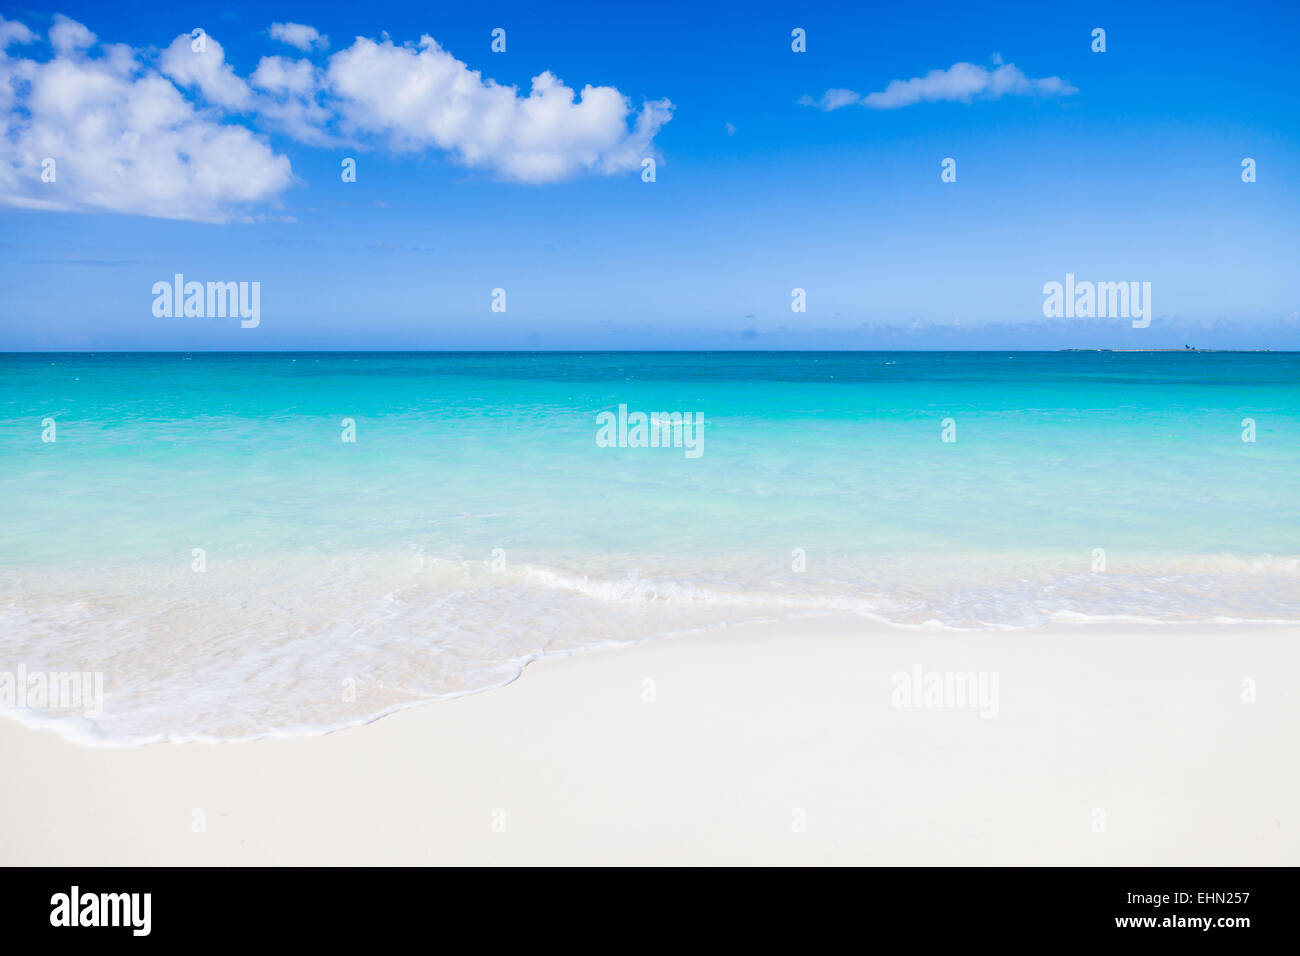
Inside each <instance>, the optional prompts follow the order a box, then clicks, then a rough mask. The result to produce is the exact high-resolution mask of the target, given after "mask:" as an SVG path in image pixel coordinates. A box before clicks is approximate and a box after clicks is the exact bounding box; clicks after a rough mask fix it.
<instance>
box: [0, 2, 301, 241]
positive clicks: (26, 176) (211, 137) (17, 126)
mask: <svg viewBox="0 0 1300 956" xmlns="http://www.w3.org/2000/svg"><path fill="white" fill-rule="evenodd" d="M54 31H59V41H58V42H55V39H54V38H53V37H51V44H52V46H53V47H54V49H55V51H56V54H55V56H54V58H53V59H50V60H47V61H45V62H37V61H35V60H28V59H10V58H0V90H2V91H4V94H5V95H6V96H8V100H7V101H6V102H3V104H0V105H3V106H4V108H5V113H4V118H3V125H4V132H5V135H4V136H3V137H0V202H3V203H5V204H7V205H11V206H19V207H24V208H29V209H53V210H65V211H87V210H107V211H111V212H120V213H134V214H139V215H145V216H156V217H160V218H166V219H197V220H203V221H214V222H222V221H227V220H229V219H232V218H240V217H246V216H247V215H248V214H249V212H248V208H249V207H250V206H251V205H253V204H261V203H264V202H266V201H268V200H272V199H274V198H275V197H276V196H278V195H279V194H280V193H281V192H283V191H284V190H285V189H286V188H288V186H290V185H291V184H292V182H293V174H292V172H291V170H290V167H289V160H288V159H287V158H286V157H284V156H280V155H277V154H275V153H274V152H273V151H272V150H271V149H270V147H268V146H267V145H266V144H265V143H263V142H262V141H261V140H260V139H258V138H257V137H256V136H255V135H254V134H253V133H252V132H251V131H250V130H248V129H246V128H245V127H243V126H234V125H222V124H220V123H216V122H212V121H211V120H209V119H207V118H205V117H203V116H201V115H200V114H199V113H198V112H197V111H196V110H195V108H194V106H193V105H191V104H190V103H189V102H188V101H187V100H186V99H185V97H184V96H183V95H182V94H181V93H180V91H178V90H177V89H176V87H175V86H173V85H172V84H171V83H170V82H168V81H167V80H166V79H164V78H163V77H162V76H159V75H158V74H157V73H155V72H154V71H152V70H150V69H148V68H147V67H146V66H145V65H144V64H143V63H142V62H141V61H140V60H139V58H138V57H137V56H136V55H135V54H134V53H132V51H130V50H129V48H126V47H122V46H110V47H105V48H103V49H102V51H101V53H102V55H101V56H98V57H92V56H90V55H88V54H83V51H84V50H85V49H86V46H87V44H85V43H84V42H83V41H84V40H85V37H86V35H87V34H88V33H89V31H86V30H85V28H84V27H82V26H81V25H80V24H77V23H74V22H73V21H70V20H61V21H57V22H56V24H55V26H54V28H53V30H52V31H51V33H54ZM92 42H93V41H92ZM187 51H188V47H187ZM46 158H49V159H53V160H54V162H55V167H54V169H55V180H54V182H43V181H42V178H41V173H42V164H43V162H44V160H45V159H46Z"/></svg>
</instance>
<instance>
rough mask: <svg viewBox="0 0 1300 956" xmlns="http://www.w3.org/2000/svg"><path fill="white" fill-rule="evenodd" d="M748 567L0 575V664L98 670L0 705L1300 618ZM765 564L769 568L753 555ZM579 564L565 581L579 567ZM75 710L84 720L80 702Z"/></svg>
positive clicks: (1222, 578) (366, 690)
mask: <svg viewBox="0 0 1300 956" xmlns="http://www.w3.org/2000/svg"><path fill="white" fill-rule="evenodd" d="M764 560H765V559H764V558H763V557H761V556H756V555H750V556H731V557H729V558H728V559H726V560H725V561H724V560H720V559H717V558H710V559H708V560H707V561H706V560H703V559H701V560H699V561H698V563H697V564H695V565H690V564H688V563H686V562H684V561H680V560H665V559H662V558H661V559H659V560H658V562H657V563H655V562H651V561H650V560H648V559H646V558H645V557H643V556H627V555H625V556H605V557H603V558H602V559H601V560H600V562H599V563H597V562H595V561H593V560H591V559H585V560H579V559H575V558H572V557H570V558H568V559H559V558H557V559H556V560H553V561H548V562H527V563H518V564H516V563H507V564H505V565H504V566H494V564H493V562H491V561H464V560H457V559H454V558H449V557H445V556H433V555H426V554H422V553H419V552H416V551H400V552H389V553H357V554H348V555H341V556H317V555H306V556H295V557H283V556H282V557H277V558H269V557H265V558H256V559H241V560H239V561H235V562H229V563H221V562H213V563H212V564H210V565H209V566H208V568H207V570H206V571H205V572H204V573H201V574H200V573H194V572H192V571H190V570H188V568H185V567H183V566H182V567H179V568H178V567H175V566H171V567H167V568H163V567H158V566H152V565H138V566H118V567H114V568H100V569H88V568H83V569H75V570H74V569H70V568H43V569H27V570H15V569H10V570H7V571H5V572H3V573H0V673H5V672H8V673H11V674H14V673H16V672H17V671H16V669H17V668H19V667H20V666H21V667H23V668H25V669H26V672H27V673H28V674H32V673H41V674H48V673H63V672H78V673H82V672H85V673H99V674H102V675H103V687H104V701H103V709H102V713H98V714H93V715H91V716H87V715H86V713H85V710H87V709H88V708H85V707H68V708H64V709H57V708H49V707H46V708H41V707H26V708H21V709H20V708H15V707H8V708H5V712H6V713H7V714H8V715H9V716H11V717H14V718H16V719H19V720H21V721H23V722H25V723H28V724H30V725H33V726H43V727H50V728H52V729H54V730H56V731H58V732H59V733H61V734H63V735H64V736H66V737H68V738H70V739H74V740H77V741H79V742H81V743H86V744H91V745H99V746H104V745H130V744H143V743H151V742H157V741H166V740H171V741H181V740H240V739H249V738H256V737H265V736H297V735H311V734H321V733H327V732H329V731H332V730H337V729H340V728H343V727H349V726H353V725H356V724H360V723H365V722H368V721H370V720H374V719H375V718H377V717H380V716H383V715H384V714H387V713H391V712H393V711H394V710H399V709H402V708H404V707H408V706H412V705H414V704H418V703H422V702H425V701H433V700H441V699H446V698H450V697H456V696H461V695H464V694H469V693H476V692H480V691H484V690H489V689H492V688H495V687H500V686H501V685H503V684H506V683H509V682H510V681H512V680H514V679H515V678H516V677H518V676H519V674H520V672H521V671H522V669H523V668H524V667H525V666H526V665H527V664H528V663H530V662H532V661H534V660H538V659H540V658H543V657H554V656H560V655H565V654H569V653H573V652H575V651H582V650H588V649H592V648H597V647H602V646H613V645H626V644H632V643H637V642H640V641H645V640H650V639H652V638H655V637H659V636H663V635H666V634H675V633H684V632H694V631H707V630H709V629H712V628H719V627H723V626H728V625H732V624H743V623H752V622H758V621H772V620H793V619H796V618H799V617H804V616H808V615H826V614H834V615H839V616H854V617H857V618H859V619H861V620H862V621H863V626H864V629H868V630H869V629H870V628H872V627H890V628H899V629H906V630H937V631H955V632H961V631H969V632H978V631H990V630H996V631H1010V630H1026V629H1033V628H1041V627H1045V626H1049V625H1084V624H1106V623H1116V624H1125V625H1142V626H1160V627H1170V626H1174V627H1177V626H1189V625H1199V626H1218V625H1229V624H1237V625H1241V624H1249V625H1258V626H1273V625H1280V624H1300V574H1298V569H1300V560H1297V559H1296V558H1291V557H1267V556H1261V557H1237V556H1232V555H1218V556H1201V557H1195V558H1184V559H1154V558H1153V559H1148V560H1144V561H1141V562H1132V563H1130V564H1127V565H1123V566H1113V567H1112V568H1110V569H1109V570H1108V571H1106V572H1105V573H1091V572H1090V571H1088V570H1080V569H1079V568H1078V566H1077V562H1073V561H1065V562H1062V561H1043V560H1040V561H1024V560H1022V561H1019V562H1013V561H1010V560H1008V559H1005V558H997V559H994V558H982V557H981V558H976V557H967V558H962V559H957V558H949V559H937V558H926V559H920V558H916V559H911V560H909V561H900V560H889V561H885V560H879V559H876V560H871V559H853V558H849V557H844V556H840V557H837V558H834V559H826V560H822V561H821V562H820V563H819V567H818V568H816V569H814V568H810V569H809V570H808V571H807V572H805V573H796V572H793V571H790V570H788V569H783V570H779V571H775V572H773V571H766V572H763V573H759V572H757V571H756V570H755V569H756V568H763V567H765V564H764ZM769 563H770V562H769ZM579 569H583V570H579ZM90 709H92V710H93V709H94V708H90Z"/></svg>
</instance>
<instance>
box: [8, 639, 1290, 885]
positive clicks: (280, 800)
mask: <svg viewBox="0 0 1300 956" xmlns="http://www.w3.org/2000/svg"><path fill="white" fill-rule="evenodd" d="M1297 665H1300V631H1298V630H1297V629H1295V628H1286V629H1270V630H1263V629H1243V628H1240V627H1232V626H1224V627H1222V628H1215V629H1201V630H1199V631H1195V632H1189V631H1187V630H1184V629H1182V628H1165V629H1161V628H1145V629H1141V630H1133V629H1128V630H1126V629H1123V628H1116V629H1107V630H1099V629H1097V628H1095V627H1093V628H1087V629H1083V628H1079V629H1071V628H1065V627H1056V628H1053V629H1050V630H1037V631H1021V632H1015V633H1010V632H1007V633H970V634H953V633H934V632H925V631H911V632H907V631H898V630H888V631H885V630H871V629H868V628H866V627H864V625H863V623H862V622H861V621H859V620H840V619H828V618H805V619H802V620H801V621H799V622H798V623H796V624H790V623H784V624H780V625H776V624H772V625H751V626H746V627H733V628H730V629H728V630H723V631H718V632H712V633H709V634H696V635H690V636H684V637H677V638H669V639H664V640H660V641H656V642H651V643H648V644H643V645H639V646H635V647H629V648H622V649H602V650H595V651H591V652H587V653H583V654H579V655H576V656H572V657H568V658H563V659H558V660H554V661H542V662H540V663H537V664H534V665H532V666H530V667H528V668H527V669H526V671H525V672H524V674H523V676H522V677H521V678H520V679H519V680H517V681H515V682H514V683H512V684H510V685H509V686H506V687H503V688H499V689H497V690H493V691H488V692H485V693H481V694H476V695H473V696H468V697H464V698H459V699H456V700H451V701H443V702H438V703H432V704H425V705H422V706H418V707H414V708H411V709H408V710H405V711H402V712H399V713H397V714H394V715H391V716H388V717H385V718H383V719H380V720H378V721H375V722H373V723H371V724H368V725H366V726H363V727H357V728H352V729H349V730H344V731H340V732H337V733H333V734H329V735H326V736H320V737H301V738H293V739H264V740H258V741H252V742H242V743H229V744H194V743H191V744H159V745H151V746H144V747H134V748H132V747H119V748H88V747H83V746H80V745H77V744H73V743H69V742H67V741H65V740H63V739H62V738H60V737H59V736H57V735H56V734H54V733H53V732H50V731H38V730H33V729H29V728H26V727H23V726H21V725H19V724H18V723H17V722H15V721H12V720H7V719H6V720H0V755H2V756H3V762H4V766H5V767H6V774H5V786H4V787H0V860H3V861H4V862H6V863H10V864H66V865H110V864H123V865H137V864H325V865H330V864H386V863H391V864H678V863H682V864H817V863H838V864H901V865H919V864H993V865H1001V864H1053V865H1054V864H1085V865H1087V864H1120V865H1127V864H1173V865H1182V864H1188V865H1190V864H1205V865H1235V864H1290V865H1295V864H1297V863H1300V809H1297V808H1300V762H1297V760H1296V759H1295V755H1296V753H1297V752H1298V751H1300V746H1298V745H1300V697H1297V695H1296V693H1295V691H1294V687H1293V683H1294V681H1293V675H1294V674H1295V673H1296V672H1297ZM918 667H919V668H921V669H922V673H923V674H929V673H934V672H938V673H948V674H953V675H959V674H962V673H966V672H970V673H973V674H976V675H978V674H980V673H982V674H983V675H984V677H985V679H986V682H985V685H984V686H985V689H986V690H987V691H991V690H992V687H993V685H992V683H991V682H992V680H993V679H994V678H995V679H996V698H995V706H989V704H990V703H991V702H993V701H992V699H991V698H988V697H986V699H985V700H984V701H983V704H982V705H980V706H974V707H967V706H947V707H902V706H895V703H897V702H898V700H899V698H898V684H899V681H894V682H893V683H891V676H892V675H895V674H898V673H903V674H908V675H913V674H915V673H916V669H917V668H918ZM909 679H910V677H909ZM1251 682H1253V683H1251ZM1252 697H1253V700H1252V699H1251V698H1252ZM948 702H949V703H951V702H952V701H951V699H950V700H949V701H948ZM976 703H977V704H978V703H979V702H978V701H977V702H976ZM981 713H983V714H985V716H981ZM199 822H201V823H202V824H203V826H202V827H199V826H197V824H198V823H199Z"/></svg>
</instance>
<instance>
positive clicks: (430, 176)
mask: <svg viewBox="0 0 1300 956" xmlns="http://www.w3.org/2000/svg"><path fill="white" fill-rule="evenodd" d="M980 6H982V5H974V4H969V3H945V2H937V3H936V2H931V3H926V4H915V5H913V4H879V5H877V4H860V5H859V4H855V5H850V4H829V3H827V4H821V3H785V4H776V3H753V2H746V3H723V4H717V5H708V7H707V8H705V6H704V5H700V4H689V5H688V4H673V3H657V4H648V5H647V4H640V5H631V4H626V5H613V4H607V3H564V2H558V3H552V4H545V5H539V4H516V3H490V2H485V3H477V4H469V5H466V4H446V5H439V4H429V3H419V4H414V3H412V4H407V3H398V2H380V3H374V4H337V5H336V4H308V3H276V2H272V3H269V4H268V3H264V2H258V3H247V2H240V0H234V2H223V3H222V4H219V5H197V4H191V3H187V2H183V0H182V2H175V3H167V4H163V3H156V2H135V3H131V2H125V3H121V4H115V5H113V7H112V9H110V8H109V7H107V6H106V5H104V4H102V3H79V2H59V3H56V4H54V5H50V6H44V5H36V6H33V5H31V4H3V5H0V16H2V17H3V23H0V43H2V44H3V47H4V54H3V58H0V111H2V113H3V117H4V118H3V121H2V123H3V127H2V128H0V131H2V132H3V136H0V249H2V250H3V255H2V256H0V350H38V351H44V350H50V351H58V350H87V351H93V350H157V349H160V350H201V349H252V350H275V349H477V348H487V349H496V348H523V349H792V348H793V349H875V348H880V349H909V348H915V349H1038V348H1062V347H1088V348H1168V347H1172V348H1181V347H1183V346H1185V345H1188V344H1190V345H1193V346H1195V347H1200V348H1211V347H1212V348H1275V349H1296V348H1300V267H1298V264H1300V229H1298V228H1297V223H1300V188H1298V186H1297V184H1298V183H1300V145H1298V142H1297V132H1298V127H1300V111H1298V110H1297V108H1296V91H1297V89H1300V65H1298V64H1300V57H1297V55H1296V49H1297V41H1298V40H1300V4H1294V3H1276V2H1274V3H1249V2H1248V3H1217V4H1198V3H1186V2H1183V3H1150V4H1145V3H1144V4H1133V3H1114V4H1106V3H1101V4H1085V3H1062V4H1041V3H1023V4H1017V3H1005V4H999V5H998V8H997V9H996V10H989V9H979V7H980ZM615 7H617V9H612V8H615ZM1098 28H1100V29H1102V30H1104V31H1105V51H1104V52H1096V51H1094V49H1093V47H1094V45H1096V40H1095V39H1094V31H1095V30H1097V29H1098ZM197 30H201V31H202V32H201V33H196V31H197ZM498 30H500V31H504V34H501V33H496V34H495V41H494V31H498ZM795 30H801V31H803V34H802V36H803V44H802V45H803V46H804V47H805V48H804V49H803V50H802V51H796V50H795V49H793V47H794V46H796V45H799V44H798V42H797V39H796V38H795V37H794V36H792V32H793V31H795ZM494 42H495V43H496V45H497V46H498V47H500V46H501V45H502V42H504V50H499V49H498V50H494V49H493V45H494ZM1247 158H1249V159H1252V160H1254V171H1255V180H1254V181H1253V182H1244V181H1243V166H1242V164H1243V160H1245V159H1247ZM349 159H351V160H353V161H354V162H355V171H356V176H355V181H354V182H345V181H344V175H343V169H344V163H345V161H346V160H349ZM647 159H649V160H652V161H653V164H654V165H653V181H646V180H647V178H648V177H649V172H650V171H649V170H647V169H646V168H645V166H644V165H643V164H644V162H645V161H646V160H647ZM945 159H952V160H955V166H954V167H953V168H954V169H955V181H950V182H946V181H944V180H943V177H942V174H943V172H944V167H943V162H944V160H945ZM49 160H52V161H53V165H52V167H50V166H48V163H47V161H49ZM47 169H52V172H53V177H52V178H53V181H47V180H48V179H49V178H50V177H49V174H48V173H47V172H46V170H47ZM177 273H181V274H183V275H184V277H185V281H187V282H189V281H197V282H201V283H206V282H247V283H250V284H251V283H254V282H256V283H258V284H259V285H258V289H259V294H260V299H259V302H260V309H259V315H258V322H257V324H256V326H255V327H244V323H242V322H241V321H240V320H239V319H238V318H235V319H231V318H230V317H211V316H204V317H198V316H185V315H181V316H172V315H157V314H155V313H156V311H157V309H156V308H155V299H156V295H155V293H154V287H155V283H158V282H168V283H170V282H172V281H173V276H174V275H175V274H177ZM1067 274H1070V275H1073V276H1075V277H1076V280H1077V281H1080V282H1082V281H1092V282H1137V283H1150V305H1151V309H1150V312H1151V315H1150V322H1149V324H1147V325H1145V326H1144V327H1134V322H1133V321H1130V319H1129V318H1128V317H1125V316H1118V317H1116V316H1105V317H1093V318H1069V317H1063V316H1048V315H1045V314H1044V300H1045V298H1046V296H1045V294H1044V286H1045V284H1047V283H1050V282H1054V281H1055V282H1061V283H1064V282H1065V281H1066V276H1067ZM796 289H802V290H803V296H802V299H803V303H804V311H794V309H793V308H792V305H793V304H796V296H795V294H794V292H793V290H796ZM494 290H504V296H502V295H500V294H499V293H495V292H494ZM494 304H495V305H496V308H497V310H494ZM503 304H504V311H500V308H501V306H502V305H503Z"/></svg>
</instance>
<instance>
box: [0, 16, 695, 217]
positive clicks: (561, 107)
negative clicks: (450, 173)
mask: <svg viewBox="0 0 1300 956" xmlns="http://www.w3.org/2000/svg"><path fill="white" fill-rule="evenodd" d="M277 26H284V27H289V26H295V25H293V24H278V25H277ZM306 29H308V30H310V29H311V28H306ZM281 32H282V31H281ZM312 33H313V34H314V33H315V31H314V30H313V31H312ZM286 35H287V34H286ZM294 36H296V37H297V38H298V39H303V38H304V37H306V34H294ZM281 38H282V39H283V38H284V37H281ZM33 39H35V37H34V35H33V34H32V33H31V31H30V30H28V29H27V28H26V27H25V26H23V25H22V24H20V23H16V22H12V21H6V20H3V19H2V18H0V203H2V204H7V205H12V206H23V207H27V208H45V209H61V210H77V211H84V210H95V209H98V210H108V211H114V212H125V213H137V214H141V215H148V216H158V217H163V218H171V219H198V220H205V221H227V220H230V219H237V218H248V217H249V216H250V215H251V214H252V212H253V211H254V210H255V209H256V207H257V206H258V205H261V204H265V203H267V202H273V201H274V200H276V199H277V197H279V195H280V194H281V193H283V192H284V190H286V189H287V188H288V187H289V186H291V185H293V183H294V182H295V180H294V177H293V174H292V171H291V169H290V165H289V160H288V159H287V158H286V157H285V156H283V155H279V154H277V153H275V152H274V151H273V150H272V148H271V147H270V146H269V145H268V144H267V143H266V142H265V141H264V140H263V139H261V138H260V137H259V136H258V134H257V133H256V132H255V130H269V131H274V132H279V133H283V134H285V135H287V136H289V137H291V138H293V139H295V140H297V141H299V142H301V143H304V144H307V145H312V146H337V145H339V144H340V143H342V142H347V143H349V144H351V145H356V146H358V147H360V148H365V147H378V148H386V149H389V150H392V151H399V152H404V151H418V152H425V151H430V150H440V151H443V152H446V153H447V154H449V155H450V157H451V158H452V159H453V160H454V161H456V162H458V163H461V164H464V165H466V166H470V167H474V168H478V169H483V170H485V171H488V172H490V173H493V174H495V175H497V176H500V177H502V178H505V179H511V180H515V181H519V182H526V183H544V182H554V181H557V180H560V179H565V178H569V177H571V176H575V175H579V174H582V173H599V174H612V173H620V172H626V171H631V170H635V169H639V168H640V166H641V160H642V159H643V158H644V157H645V156H648V155H656V151H655V149H654V137H655V134H656V133H657V132H658V131H659V129H660V128H661V127H662V126H663V125H664V124H665V123H666V122H668V121H669V119H671V117H672V110H673V106H672V104H671V103H669V102H668V101H667V100H657V101H652V102H648V103H645V104H644V105H643V106H642V107H641V108H640V109H639V110H637V109H635V108H634V107H633V106H632V104H631V102H630V101H629V100H628V99H627V97H625V96H624V95H623V94H622V93H620V92H619V91H618V90H616V89H614V88H613V87H609V86H586V87H583V89H582V90H581V92H580V93H578V92H575V91H574V90H573V89H571V88H570V87H568V86H566V85H565V84H564V83H562V82H561V81H560V80H559V79H557V78H556V77H555V76H554V74H552V73H550V72H549V71H547V72H543V73H541V74H539V75H538V76H536V77H534V78H533V81H532V87H531V90H530V91H529V92H528V94H527V95H522V94H521V93H520V92H519V90H517V89H516V88H515V87H513V86H503V85H501V84H498V83H496V82H495V81H493V80H491V79H484V78H483V76H482V74H481V73H479V72H478V71H474V70H470V69H469V67H468V66H466V64H464V63H462V62H461V61H459V60H457V59H455V58H454V57H453V56H452V55H451V54H450V53H448V52H447V51H445V50H443V49H442V48H441V47H440V46H439V45H438V44H437V43H436V42H435V41H434V40H433V39H432V38H431V37H428V36H425V37H422V38H421V41H420V44H419V46H418V47H416V46H414V45H407V46H401V47H399V46H395V45H394V44H393V43H392V42H391V41H390V40H389V39H388V38H387V37H386V36H385V38H384V40H383V42H377V41H373V40H368V39H364V38H358V39H357V40H356V41H355V42H354V43H353V44H352V46H350V47H348V48H347V49H345V50H342V51H340V52H338V53H336V54H335V55H334V56H333V57H331V58H330V60H329V63H328V66H327V67H326V68H324V69H322V68H321V67H318V66H316V65H315V64H313V63H311V62H309V61H308V60H305V59H293V58H288V57H281V56H267V57H263V58H262V59H261V60H260V62H259V63H258V65H257V68H256V69H255V70H254V71H253V73H252V74H251V76H249V77H248V78H247V79H245V78H243V77H241V76H239V75H238V74H237V73H236V72H235V70H234V68H233V67H232V66H231V65H230V64H229V63H228V62H227V61H226V57H225V50H224V49H223V47H222V46H221V44H220V43H219V42H217V40H216V39H215V38H214V37H212V36H206V37H205V38H204V42H203V43H202V44H198V45H199V46H200V49H199V50H196V49H194V46H195V45H196V44H194V43H193V42H192V40H191V37H190V35H189V34H182V35H181V36H178V37H176V39H175V40H173V41H172V43H171V44H170V45H169V46H167V47H166V48H165V49H164V50H162V52H161V53H160V54H158V55H157V59H156V63H157V65H156V69H155V68H151V66H150V57H149V55H148V54H147V53H144V52H142V51H139V50H134V49H132V48H131V47H129V46H126V45H124V44H106V45H98V46H96V39H95V35H94V34H93V33H91V32H90V31H89V30H88V29H86V27H84V26H83V25H82V24H80V23H77V22H76V21H73V20H69V19H68V18H66V17H62V16H59V17H56V18H55V23H54V26H53V28H52V29H51V31H50V43H51V48H52V50H53V56H52V57H51V58H49V59H46V60H36V59H25V58H21V57H20V58H13V57H11V56H10V54H9V51H8V48H9V47H11V46H13V45H14V44H19V43H28V42H31V41H32V40H33ZM304 42H308V43H309V45H313V44H315V45H320V44H323V42H324V41H323V38H318V39H312V40H310V41H304ZM295 45H296V44H295ZM187 94H188V95H187ZM45 158H51V159H54V160H55V162H56V164H57V167H56V169H57V177H56V179H55V181H54V182H50V183H47V182H43V181H42V178H41V172H42V163H43V160H44V159H45Z"/></svg>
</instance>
